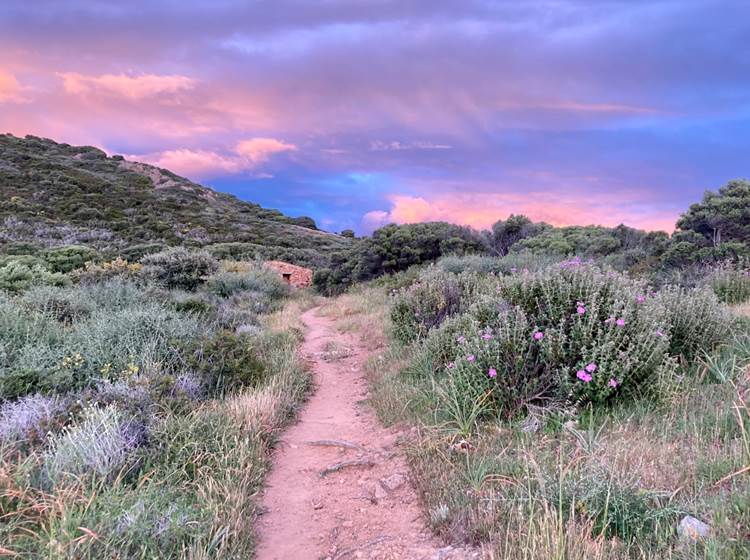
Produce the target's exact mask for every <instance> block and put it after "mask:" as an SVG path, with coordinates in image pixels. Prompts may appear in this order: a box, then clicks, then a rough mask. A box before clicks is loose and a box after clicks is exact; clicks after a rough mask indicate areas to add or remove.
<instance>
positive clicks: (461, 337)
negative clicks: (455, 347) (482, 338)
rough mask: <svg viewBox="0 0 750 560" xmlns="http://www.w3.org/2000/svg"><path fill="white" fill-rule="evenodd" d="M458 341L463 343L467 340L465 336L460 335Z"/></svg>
mask: <svg viewBox="0 0 750 560" xmlns="http://www.w3.org/2000/svg"><path fill="white" fill-rule="evenodd" d="M456 342H458V343H459V344H463V343H464V342H466V337H465V336H459V337H458V338H457V339H456Z"/></svg>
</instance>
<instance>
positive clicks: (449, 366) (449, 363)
mask: <svg viewBox="0 0 750 560" xmlns="http://www.w3.org/2000/svg"><path fill="white" fill-rule="evenodd" d="M445 367H446V368H448V369H453V368H454V367H456V364H455V363H454V362H448V363H447V364H445Z"/></svg>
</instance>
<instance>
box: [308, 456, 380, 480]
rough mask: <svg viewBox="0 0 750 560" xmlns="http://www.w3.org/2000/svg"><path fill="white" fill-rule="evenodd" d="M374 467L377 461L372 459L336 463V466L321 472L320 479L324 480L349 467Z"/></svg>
mask: <svg viewBox="0 0 750 560" xmlns="http://www.w3.org/2000/svg"><path fill="white" fill-rule="evenodd" d="M374 466H375V461H373V460H372V459H358V460H356V461H342V462H341V463H336V464H335V465H331V466H330V467H328V468H326V469H323V470H322V471H320V477H321V478H323V477H324V476H326V475H329V474H331V473H335V472H337V471H340V470H341V469H345V468H347V467H374Z"/></svg>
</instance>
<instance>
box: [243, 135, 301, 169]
mask: <svg viewBox="0 0 750 560" xmlns="http://www.w3.org/2000/svg"><path fill="white" fill-rule="evenodd" d="M296 150H297V146H295V145H294V144H287V143H286V142H283V141H281V140H277V139H275V138H250V139H248V140H242V141H240V142H239V143H238V144H237V147H236V148H235V152H237V154H238V155H239V156H241V157H243V158H245V159H247V160H248V161H249V162H250V164H251V165H253V166H255V165H259V164H261V163H265V162H266V161H268V159H269V158H270V157H271V156H272V155H274V154H278V153H281V152H294V151H296Z"/></svg>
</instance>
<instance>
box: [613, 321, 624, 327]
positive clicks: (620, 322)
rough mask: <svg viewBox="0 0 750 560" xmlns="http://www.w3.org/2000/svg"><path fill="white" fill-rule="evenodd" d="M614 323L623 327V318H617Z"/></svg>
mask: <svg viewBox="0 0 750 560" xmlns="http://www.w3.org/2000/svg"><path fill="white" fill-rule="evenodd" d="M615 324H616V325H617V326H618V327H624V326H625V319H617V321H615Z"/></svg>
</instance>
